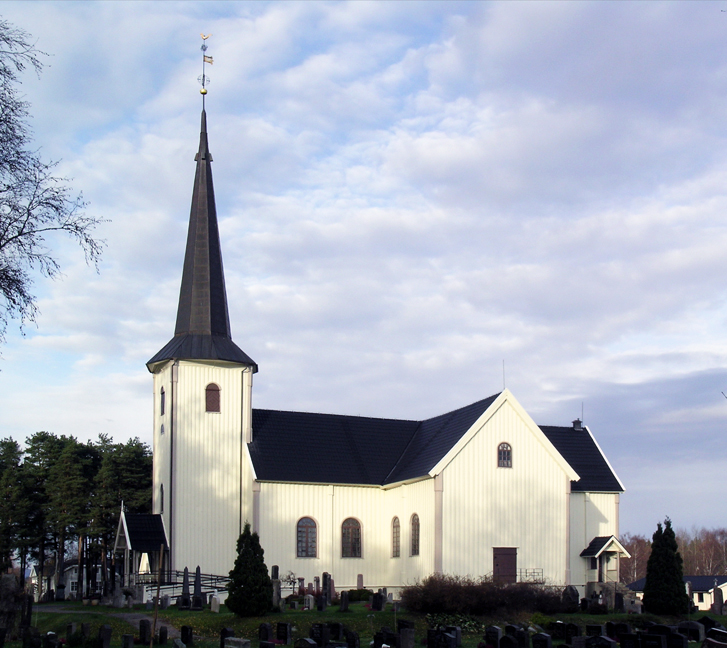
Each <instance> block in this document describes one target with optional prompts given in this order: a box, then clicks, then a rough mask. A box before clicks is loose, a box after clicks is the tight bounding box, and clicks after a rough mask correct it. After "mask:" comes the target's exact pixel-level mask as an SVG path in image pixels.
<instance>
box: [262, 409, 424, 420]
mask: <svg viewBox="0 0 727 648" xmlns="http://www.w3.org/2000/svg"><path fill="white" fill-rule="evenodd" d="M253 411H255V412H279V413H281V414H308V415H310V416H330V417H338V418H344V419H345V418H349V419H366V420H369V421H394V422H396V423H421V421H417V420H416V419H398V418H388V417H385V416H361V415H360V414H331V413H328V412H303V411H301V410H281V409H270V408H267V407H253Z"/></svg>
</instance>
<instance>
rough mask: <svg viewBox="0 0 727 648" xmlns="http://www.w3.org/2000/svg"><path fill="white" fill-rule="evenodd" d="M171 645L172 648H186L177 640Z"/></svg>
mask: <svg viewBox="0 0 727 648" xmlns="http://www.w3.org/2000/svg"><path fill="white" fill-rule="evenodd" d="M172 645H173V646H174V648H187V646H185V645H184V642H183V641H182V640H181V639H179V638H177V639H175V640H174V643H173V644H172Z"/></svg>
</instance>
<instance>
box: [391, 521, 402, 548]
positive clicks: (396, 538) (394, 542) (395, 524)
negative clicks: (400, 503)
mask: <svg viewBox="0 0 727 648" xmlns="http://www.w3.org/2000/svg"><path fill="white" fill-rule="evenodd" d="M391 557H392V558H401V522H399V516H398V515H395V516H394V517H393V518H392V520H391Z"/></svg>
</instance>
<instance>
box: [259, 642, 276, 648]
mask: <svg viewBox="0 0 727 648" xmlns="http://www.w3.org/2000/svg"><path fill="white" fill-rule="evenodd" d="M259 648H275V642H274V641H261V642H260V645H259Z"/></svg>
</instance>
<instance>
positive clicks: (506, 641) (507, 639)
mask: <svg viewBox="0 0 727 648" xmlns="http://www.w3.org/2000/svg"><path fill="white" fill-rule="evenodd" d="M500 648H518V645H517V639H515V637H513V636H512V635H509V634H506V635H504V636H503V637H502V638H501V639H500Z"/></svg>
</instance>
